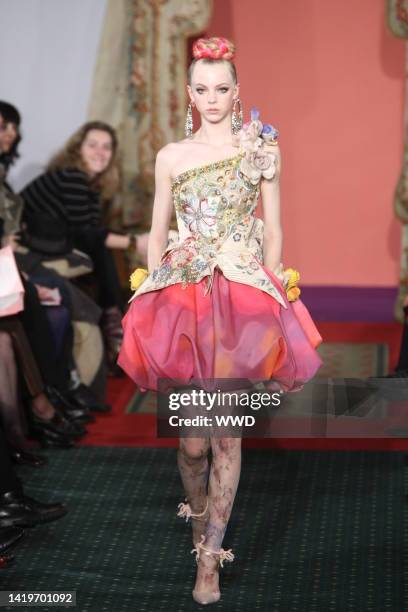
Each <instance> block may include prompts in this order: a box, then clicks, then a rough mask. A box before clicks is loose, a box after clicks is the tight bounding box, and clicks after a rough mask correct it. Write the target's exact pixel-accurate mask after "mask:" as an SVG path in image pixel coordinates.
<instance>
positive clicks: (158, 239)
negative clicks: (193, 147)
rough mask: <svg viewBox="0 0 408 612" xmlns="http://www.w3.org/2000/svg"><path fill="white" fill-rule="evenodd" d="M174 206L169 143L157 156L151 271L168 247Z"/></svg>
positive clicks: (148, 263)
mask: <svg viewBox="0 0 408 612" xmlns="http://www.w3.org/2000/svg"><path fill="white" fill-rule="evenodd" d="M172 206H173V200H172V194H171V176H170V154H169V146H168V145H167V146H165V147H163V149H161V150H160V151H159V152H158V154H157V157H156V168H155V195H154V202H153V214H152V227H151V230H150V236H149V242H148V247H147V267H148V270H149V273H151V272H152V271H153V270H154V269H155V268H156V267H157V266H158V265H159V262H160V258H161V256H162V254H163V252H164V250H165V249H166V247H167V244H168V239H169V226H170V219H171V213H172Z"/></svg>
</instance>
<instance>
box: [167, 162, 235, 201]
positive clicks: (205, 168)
mask: <svg viewBox="0 0 408 612" xmlns="http://www.w3.org/2000/svg"><path fill="white" fill-rule="evenodd" d="M243 156H244V154H243V153H238V155H234V157H227V158H226V159H220V160H219V161H215V162H210V163H209V164H203V165H202V166H196V167H195V168H191V169H190V170H185V171H184V172H181V173H180V174H177V176H176V177H175V178H174V179H173V180H172V183H171V190H172V192H174V191H175V190H176V188H177V187H179V186H180V185H181V184H182V183H184V182H185V181H187V180H189V179H190V178H192V177H194V176H198V175H200V176H201V175H202V174H208V173H209V172H213V171H214V170H222V169H223V168H225V167H227V166H228V165H229V164H231V163H233V162H235V161H240V160H241V158H242V157H243Z"/></svg>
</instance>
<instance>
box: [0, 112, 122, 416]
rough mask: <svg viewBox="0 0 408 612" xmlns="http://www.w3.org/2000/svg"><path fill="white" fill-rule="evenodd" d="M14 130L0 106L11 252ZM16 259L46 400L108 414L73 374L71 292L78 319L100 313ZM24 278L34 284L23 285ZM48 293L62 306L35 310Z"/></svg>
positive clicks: (1, 226) (15, 119)
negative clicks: (10, 177) (9, 174)
mask: <svg viewBox="0 0 408 612" xmlns="http://www.w3.org/2000/svg"><path fill="white" fill-rule="evenodd" d="M19 125H20V114H19V113H18V111H17V109H16V108H15V107H14V106H12V105H10V104H8V103H6V102H1V101H0V239H1V245H2V246H5V245H7V244H10V245H11V247H12V248H13V250H16V248H17V246H18V239H19V232H20V220H21V214H22V210H23V200H22V199H21V198H20V197H19V196H17V195H16V194H14V193H13V191H12V189H11V187H10V186H9V185H8V183H7V181H6V178H7V171H8V169H9V167H10V165H11V164H12V163H13V162H14V161H15V159H16V158H17V157H18V150H17V146H18V143H19V142H20V141H21V136H20V133H19ZM16 257H17V260H18V265H19V268H20V271H21V272H22V274H23V276H24V278H25V279H26V280H24V281H23V283H24V285H25V290H26V302H29V304H28V307H26V308H25V309H24V312H23V313H22V315H21V317H22V322H23V325H24V327H25V331H26V333H27V335H28V337H29V340H30V343H31V345H32V349H33V351H34V353H35V357H36V359H37V362H38V365H39V368H40V371H41V373H42V375H43V378H44V381H45V383H46V386H47V393H48V394H52V396H53V397H52V398H50V399H52V401H53V402H54V403H59V402H60V401H61V397H60V396H61V395H63V396H64V397H65V398H66V399H67V400H68V401H69V402H70V403H73V404H74V405H76V406H77V407H79V408H81V409H87V408H89V409H90V410H94V411H97V412H106V411H108V410H110V409H111V407H110V406H108V405H107V404H105V403H104V402H102V401H100V400H99V399H98V398H97V397H96V396H95V394H94V393H93V392H91V389H90V388H89V387H87V386H86V385H84V384H83V383H82V381H81V380H80V376H79V374H78V371H77V370H76V365H75V362H74V358H73V341H74V332H73V327H72V318H73V315H74V312H73V311H74V307H73V305H72V299H71V293H74V294H75V295H74V298H75V304H76V310H77V311H78V310H79V311H80V312H79V317H80V320H82V319H83V318H85V320H87V321H90V320H94V321H95V322H96V323H97V321H98V319H99V316H100V314H99V312H100V310H99V309H98V308H97V307H96V305H95V306H94V305H93V304H92V302H91V300H89V299H87V298H86V296H85V295H83V297H82V298H81V297H80V296H79V294H82V292H80V290H79V289H76V288H74V287H73V286H72V285H71V283H69V282H68V281H66V280H65V279H63V278H61V277H60V276H59V275H58V274H57V273H55V272H54V271H53V270H48V269H47V268H46V267H42V266H41V263H40V262H38V261H37V259H38V258H36V256H35V254H33V257H31V258H30V253H28V254H27V255H22V254H21V253H16ZM28 275H29V278H30V280H32V283H33V284H32V283H30V282H29V281H28V278H27V277H28ZM50 289H51V290H54V291H55V290H56V291H57V292H58V293H59V294H60V296H61V304H60V305H58V306H57V305H54V306H52V307H44V308H43V307H40V304H41V303H43V302H44V301H48V302H49V301H50V294H51V293H52V292H50ZM53 344H54V345H55V346H56V347H57V349H58V350H57V352H58V355H55V354H54V355H53V351H52V346H53ZM51 356H52V358H51ZM101 382H102V381H101ZM56 391H57V392H58V393H57V395H58V397H56ZM90 420H92V419H91V418H88V422H89V421H90Z"/></svg>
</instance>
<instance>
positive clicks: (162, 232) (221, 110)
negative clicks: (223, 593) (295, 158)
mask: <svg viewBox="0 0 408 612" xmlns="http://www.w3.org/2000/svg"><path fill="white" fill-rule="evenodd" d="M193 55H194V59H193V61H192V63H191V65H190V67H189V70H188V86H187V89H188V95H189V99H190V104H189V108H188V111H187V120H186V138H185V139H184V140H182V141H180V142H176V143H170V144H168V145H166V146H165V147H163V149H161V150H160V151H159V153H158V154H157V159H156V174H155V179H156V191H155V199H154V206H153V216H152V228H151V234H150V238H149V245H148V274H147V275H146V277H145V278H144V280H143V282H142V283H141V284H140V286H139V287H138V288H137V290H136V291H135V293H134V295H133V297H132V300H131V305H130V308H129V310H128V312H127V314H126V316H125V317H124V320H123V327H124V341H123V344H122V348H121V351H120V354H119V360H118V363H119V365H120V366H121V367H122V368H123V369H124V370H125V371H126V372H127V373H128V374H129V376H130V377H131V378H133V380H135V382H136V383H137V384H138V385H139V387H140V388H141V389H142V390H146V389H153V390H157V379H158V378H168V379H171V380H173V379H182V380H186V379H187V380H190V379H195V380H197V379H198V380H204V379H238V378H239V379H243V378H245V379H246V378H247V379H251V380H267V381H268V380H270V381H277V384H279V386H280V387H281V388H282V389H284V390H286V391H292V390H296V389H300V388H301V387H302V385H303V384H304V383H305V382H306V381H308V380H310V379H311V378H312V377H313V376H314V374H315V373H316V371H317V370H318V368H319V367H320V365H321V360H320V357H319V355H318V353H317V351H316V347H317V346H318V344H319V343H320V342H321V337H320V335H319V333H318V331H317V329H316V327H315V325H314V323H313V321H312V319H311V317H310V315H309V313H308V311H307V310H306V308H305V306H304V305H303V304H302V302H301V300H300V299H296V298H298V293H299V289H298V288H297V287H296V282H292V281H293V279H289V278H288V275H287V274H286V275H285V274H284V272H283V268H282V264H281V250H282V230H281V224H280V202H279V177H280V172H281V155H280V150H279V145H278V142H277V136H278V132H277V130H276V129H275V128H274V127H272V126H271V125H269V124H267V125H264V124H263V123H261V121H260V118H259V113H258V112H257V111H255V110H253V111H252V113H251V121H250V122H249V123H247V124H245V125H242V110H241V102H240V99H239V85H238V81H237V74H236V68H235V65H234V63H233V61H232V60H233V56H234V45H233V44H232V42H230V41H228V40H226V39H224V38H211V39H200V40H198V41H197V42H196V43H195V44H194V47H193ZM193 107H195V108H196V109H197V111H198V113H199V115H200V118H201V125H200V127H199V128H198V129H197V130H196V131H194V128H193V116H192V108H193ZM259 195H261V197H262V207H263V220H261V219H260V218H257V217H256V216H255V209H256V207H257V202H258V198H259ZM173 205H174V206H175V209H176V215H177V223H178V230H179V238H178V241H177V242H172V243H171V244H170V245H169V244H168V228H169V222H170V218H171V213H172V207H173ZM295 276H296V274H295ZM288 281H289V284H288ZM210 447H211V450H212V462H211V466H210V465H209V462H208V457H207V455H208V451H209V449H210ZM178 465H179V469H180V474H181V478H182V481H183V486H184V489H185V492H186V496H187V499H186V502H187V503H185V504H180V505H179V513H178V514H179V516H182V517H185V518H186V519H187V520H188V519H189V518H191V521H192V526H193V542H194V546H195V547H194V549H193V551H194V552H195V553H196V560H197V576H196V582H195V587H194V590H193V598H194V599H195V600H196V601H197V602H198V603H201V604H208V603H213V602H216V601H218V600H219V598H220V589H219V574H218V570H219V567H220V566H221V567H222V566H223V563H224V561H232V560H233V558H234V555H233V553H232V551H231V550H224V549H223V548H221V545H222V542H223V538H224V534H225V531H226V528H227V524H228V520H229V517H230V514H231V510H232V506H233V503H234V498H235V493H236V490H237V486H238V481H239V476H240V469H241V439H240V438H239V437H228V438H223V437H218V436H214V437H212V436H211V437H208V438H191V437H190V438H189V437H185V438H181V439H180V446H179V450H178Z"/></svg>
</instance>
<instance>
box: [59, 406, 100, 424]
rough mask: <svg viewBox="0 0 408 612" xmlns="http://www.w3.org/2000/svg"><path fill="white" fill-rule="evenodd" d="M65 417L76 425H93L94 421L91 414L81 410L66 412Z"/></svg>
mask: <svg viewBox="0 0 408 612" xmlns="http://www.w3.org/2000/svg"><path fill="white" fill-rule="evenodd" d="M65 415H66V417H67V418H68V419H69V420H70V421H72V422H73V423H76V424H77V425H88V423H95V421H96V418H95V417H94V415H93V414H91V413H90V412H88V411H87V410H82V408H78V409H74V410H70V411H69V412H68V410H66V411H65Z"/></svg>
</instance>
